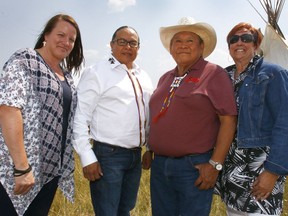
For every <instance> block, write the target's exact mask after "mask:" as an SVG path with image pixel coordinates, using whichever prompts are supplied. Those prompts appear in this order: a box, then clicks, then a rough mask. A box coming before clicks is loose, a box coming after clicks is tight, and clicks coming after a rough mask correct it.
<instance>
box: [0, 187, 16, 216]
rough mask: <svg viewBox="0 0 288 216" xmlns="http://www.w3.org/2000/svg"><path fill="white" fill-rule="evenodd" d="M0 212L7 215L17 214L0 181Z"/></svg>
mask: <svg viewBox="0 0 288 216" xmlns="http://www.w3.org/2000/svg"><path fill="white" fill-rule="evenodd" d="M0 214H1V215H7V216H17V215H18V214H17V213H16V211H15V208H14V206H13V204H12V202H11V200H10V198H9V196H8V194H7V193H6V190H5V188H4V187H3V185H2V184H1V182H0Z"/></svg>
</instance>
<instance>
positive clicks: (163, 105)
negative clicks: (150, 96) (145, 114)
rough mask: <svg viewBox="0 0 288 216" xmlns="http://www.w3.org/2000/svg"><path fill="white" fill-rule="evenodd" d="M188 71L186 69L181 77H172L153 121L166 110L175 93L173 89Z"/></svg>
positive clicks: (175, 88)
mask: <svg viewBox="0 0 288 216" xmlns="http://www.w3.org/2000/svg"><path fill="white" fill-rule="evenodd" d="M189 72H190V70H188V71H187V72H186V73H185V74H184V75H183V76H182V77H174V79H173V81H172V83H171V85H170V90H169V92H168V95H167V96H166V97H165V99H164V101H163V104H162V107H161V109H160V112H159V113H158V114H157V115H156V116H155V117H154V118H153V123H156V122H157V121H158V120H159V118H160V117H161V116H163V115H164V114H165V113H166V112H167V110H168V108H169V106H170V103H171V100H172V98H173V96H174V95H175V91H176V90H177V88H178V87H179V86H180V84H181V83H182V81H183V79H184V78H185V77H186V76H187V74H188V73H189Z"/></svg>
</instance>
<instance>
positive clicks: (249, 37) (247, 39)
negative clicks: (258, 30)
mask: <svg viewBox="0 0 288 216" xmlns="http://www.w3.org/2000/svg"><path fill="white" fill-rule="evenodd" d="M239 38H240V39H241V41H242V42H243V43H251V42H253V41H254V36H253V35H252V34H243V35H233V36H231V37H230V40H229V44H234V43H237V42H238V41H239Z"/></svg>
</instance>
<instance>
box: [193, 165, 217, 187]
mask: <svg viewBox="0 0 288 216" xmlns="http://www.w3.org/2000/svg"><path fill="white" fill-rule="evenodd" d="M195 168H196V169H198V170H199V177H198V179H197V180H196V181H195V186H196V187H198V188H199V190H208V189H211V188H213V187H214V185H215V183H216V180H217V177H218V173H219V171H217V170H216V169H215V168H214V167H213V166H212V165H211V164H210V163H203V164H198V165H196V166H195Z"/></svg>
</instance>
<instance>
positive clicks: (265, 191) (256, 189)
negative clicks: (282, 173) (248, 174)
mask: <svg viewBox="0 0 288 216" xmlns="http://www.w3.org/2000/svg"><path fill="white" fill-rule="evenodd" d="M278 177H279V176H278V175H276V174H274V173H271V172H269V171H263V172H262V173H261V174H260V175H259V176H258V177H257V178H256V180H255V181H254V183H253V186H252V195H253V196H254V197H255V198H256V199H257V200H264V199H267V198H268V197H269V196H270V194H271V193H272V190H273V188H274V186H275V183H276V181H277V179H278Z"/></svg>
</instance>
